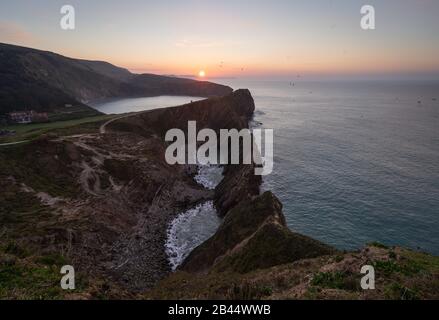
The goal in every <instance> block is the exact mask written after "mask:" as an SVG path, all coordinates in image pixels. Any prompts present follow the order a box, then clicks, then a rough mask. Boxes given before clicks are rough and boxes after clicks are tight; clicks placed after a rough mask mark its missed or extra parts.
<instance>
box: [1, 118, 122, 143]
mask: <svg viewBox="0 0 439 320" xmlns="http://www.w3.org/2000/svg"><path fill="white" fill-rule="evenodd" d="M114 117H117V116H116V115H99V116H93V117H85V118H80V119H73V120H67V121H54V122H48V123H32V124H17V125H11V126H6V127H4V128H3V129H6V130H9V131H15V132H16V134H15V135H13V136H7V137H0V144H1V143H11V142H17V141H23V140H32V139H35V138H37V137H38V136H40V135H42V134H44V133H47V132H49V131H53V130H65V129H68V128H69V129H72V127H76V126H79V125H84V124H93V123H94V124H95V125H94V126H92V128H93V129H95V130H98V129H99V126H98V125H97V123H99V122H102V121H106V120H110V119H112V118H114ZM86 128H87V127H83V126H81V127H77V128H76V129H79V132H84V129H86ZM77 131H78V130H77ZM95 132H96V131H95Z"/></svg>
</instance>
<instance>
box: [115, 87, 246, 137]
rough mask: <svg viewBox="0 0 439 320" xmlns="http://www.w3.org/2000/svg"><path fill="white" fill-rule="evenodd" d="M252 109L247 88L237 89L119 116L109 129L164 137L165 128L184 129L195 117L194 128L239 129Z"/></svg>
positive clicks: (166, 129) (244, 126)
mask: <svg viewBox="0 0 439 320" xmlns="http://www.w3.org/2000/svg"><path fill="white" fill-rule="evenodd" d="M254 110H255V104H254V101H253V98H252V96H251V94H250V91H248V90H242V89H241V90H236V91H235V92H233V93H232V94H229V95H227V96H224V97H220V98H211V99H208V100H201V101H197V102H193V103H190V104H186V105H183V106H179V107H173V108H164V109H159V110H153V111H151V112H144V113H141V114H139V115H137V116H136V117H131V118H126V119H121V120H120V121H117V122H115V123H114V124H112V126H111V127H110V128H109V129H110V130H111V129H112V128H113V129H115V130H126V131H131V132H134V131H135V132H137V133H139V134H149V133H152V132H154V133H156V134H157V133H158V134H159V135H160V136H161V137H163V138H164V136H165V134H166V132H167V131H168V130H169V129H173V128H178V129H181V130H183V131H184V132H186V131H187V127H188V121H196V122H197V130H198V131H199V130H201V129H204V128H211V129H213V130H220V129H233V128H235V129H238V130H240V129H243V128H248V121H249V120H250V118H251V116H252V115H253V112H254Z"/></svg>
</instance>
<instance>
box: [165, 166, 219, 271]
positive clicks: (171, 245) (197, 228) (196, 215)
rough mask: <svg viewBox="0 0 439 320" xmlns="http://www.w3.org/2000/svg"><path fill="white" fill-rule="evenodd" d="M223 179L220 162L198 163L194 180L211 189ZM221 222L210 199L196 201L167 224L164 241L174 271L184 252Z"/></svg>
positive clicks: (215, 228) (212, 233)
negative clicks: (196, 203)
mask: <svg viewBox="0 0 439 320" xmlns="http://www.w3.org/2000/svg"><path fill="white" fill-rule="evenodd" d="M222 179H223V168H222V167H221V166H214V165H203V166H201V165H200V166H198V171H197V174H196V175H195V177H194V180H195V181H196V182H197V183H198V184H200V185H202V186H203V187H205V188H206V189H209V190H214V189H215V188H216V186H217V185H218V184H219V183H220V182H221V180H222ZM220 224H221V218H219V216H218V214H217V211H216V209H215V207H214V205H213V201H207V202H204V203H202V204H198V205H197V206H196V207H194V208H191V209H189V210H186V211H184V212H182V213H180V214H179V215H178V216H177V217H176V218H175V219H174V220H173V221H172V222H171V223H170V225H169V228H168V236H167V240H166V243H165V249H166V254H167V255H168V259H169V263H170V265H171V268H172V270H173V271H175V270H176V269H177V268H178V266H179V265H180V264H181V263H182V262H183V261H184V260H185V259H186V258H187V256H188V255H189V254H190V253H191V252H192V250H194V249H195V248H196V247H198V246H199V245H200V244H202V243H203V242H204V241H206V240H207V239H209V238H210V237H211V236H213V235H214V234H215V232H216V231H217V230H218V227H219V226H220Z"/></svg>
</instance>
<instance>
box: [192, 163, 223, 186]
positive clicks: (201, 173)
mask: <svg viewBox="0 0 439 320" xmlns="http://www.w3.org/2000/svg"><path fill="white" fill-rule="evenodd" d="M223 171H224V169H223V167H221V166H216V165H200V166H198V172H197V175H196V176H195V177H194V180H195V181H196V182H197V183H199V184H201V185H202V186H203V187H205V188H206V189H209V190H214V189H215V188H216V186H217V185H218V184H219V183H220V182H221V180H222V179H223Z"/></svg>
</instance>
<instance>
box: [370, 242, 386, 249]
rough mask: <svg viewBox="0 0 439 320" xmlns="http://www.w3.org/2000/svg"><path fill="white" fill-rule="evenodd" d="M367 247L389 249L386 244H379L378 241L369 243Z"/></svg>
mask: <svg viewBox="0 0 439 320" xmlns="http://www.w3.org/2000/svg"><path fill="white" fill-rule="evenodd" d="M367 245H368V246H369V247H375V248H381V249H388V248H389V247H388V246H386V245H384V244H382V243H380V242H377V241H374V242H371V243H368V244H367Z"/></svg>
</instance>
